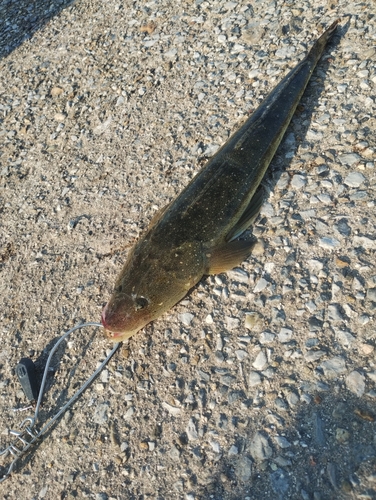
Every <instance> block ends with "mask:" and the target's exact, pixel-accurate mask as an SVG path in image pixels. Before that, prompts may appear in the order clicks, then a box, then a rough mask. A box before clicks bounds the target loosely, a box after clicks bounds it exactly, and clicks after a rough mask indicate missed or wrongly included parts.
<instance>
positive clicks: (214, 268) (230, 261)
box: [205, 240, 256, 274]
mask: <svg viewBox="0 0 376 500" xmlns="http://www.w3.org/2000/svg"><path fill="white" fill-rule="evenodd" d="M255 243H256V240H248V241H230V242H229V243H225V244H224V245H221V246H220V247H217V248H215V249H213V250H210V251H208V252H207V253H206V254H205V255H206V258H207V261H208V267H207V271H206V273H205V274H218V273H223V272H225V271H229V270H230V269H232V268H233V267H235V266H238V265H239V264H240V263H241V262H243V260H245V259H246V258H247V257H248V256H249V255H250V254H251V252H252V247H253V246H254V244H255Z"/></svg>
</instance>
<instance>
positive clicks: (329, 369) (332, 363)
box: [321, 356, 346, 378]
mask: <svg viewBox="0 0 376 500" xmlns="http://www.w3.org/2000/svg"><path fill="white" fill-rule="evenodd" d="M321 368H322V369H323V370H324V374H325V376H326V377H327V378H335V377H339V376H340V375H341V374H342V373H344V372H345V371H346V364H345V360H344V359H343V358H341V357H340V356H335V357H334V358H331V359H328V360H327V361H323V362H322V363H321Z"/></svg>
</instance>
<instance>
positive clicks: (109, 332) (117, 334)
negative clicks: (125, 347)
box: [101, 306, 138, 342]
mask: <svg viewBox="0 0 376 500" xmlns="http://www.w3.org/2000/svg"><path fill="white" fill-rule="evenodd" d="M106 312H107V306H105V307H104V309H103V311H102V315H101V323H102V326H103V328H104V329H105V334H106V337H107V338H108V339H110V340H112V341H114V342H121V341H122V340H125V339H127V338H129V337H130V336H131V335H133V334H134V333H136V332H137V330H138V329H136V330H132V331H124V330H120V331H114V330H113V329H114V327H112V326H111V325H109V324H108V323H107V319H106ZM115 328H116V327H115Z"/></svg>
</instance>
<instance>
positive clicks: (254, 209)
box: [226, 189, 264, 241]
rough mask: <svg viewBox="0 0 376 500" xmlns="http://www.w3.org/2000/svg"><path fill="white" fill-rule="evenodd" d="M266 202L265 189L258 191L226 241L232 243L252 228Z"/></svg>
mask: <svg viewBox="0 0 376 500" xmlns="http://www.w3.org/2000/svg"><path fill="white" fill-rule="evenodd" d="M263 201H264V191H263V189H260V190H259V191H257V192H256V193H255V194H254V195H253V197H252V199H251V201H250V203H249V205H248V207H247V208H246V209H245V211H244V213H243V215H242V216H241V217H240V219H239V220H238V222H237V223H236V224H235V226H234V227H233V228H232V229H231V231H230V232H229V233H228V235H227V237H226V240H227V241H232V240H235V239H236V238H238V237H239V236H240V235H241V234H242V233H244V231H245V230H246V229H248V228H249V226H251V225H252V224H253V223H254V221H255V220H256V217H257V216H258V214H259V212H260V210H261V206H262V204H263Z"/></svg>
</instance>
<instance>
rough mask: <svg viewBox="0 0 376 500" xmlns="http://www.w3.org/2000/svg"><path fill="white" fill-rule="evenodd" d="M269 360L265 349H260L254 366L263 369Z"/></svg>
mask: <svg viewBox="0 0 376 500" xmlns="http://www.w3.org/2000/svg"><path fill="white" fill-rule="evenodd" d="M267 362H268V360H267V357H266V354H265V353H264V351H260V352H259V353H258V354H257V356H256V359H255V360H254V362H253V364H252V366H253V367H254V368H256V370H262V369H263V368H264V367H265V366H266V364H267Z"/></svg>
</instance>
